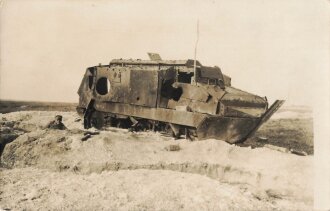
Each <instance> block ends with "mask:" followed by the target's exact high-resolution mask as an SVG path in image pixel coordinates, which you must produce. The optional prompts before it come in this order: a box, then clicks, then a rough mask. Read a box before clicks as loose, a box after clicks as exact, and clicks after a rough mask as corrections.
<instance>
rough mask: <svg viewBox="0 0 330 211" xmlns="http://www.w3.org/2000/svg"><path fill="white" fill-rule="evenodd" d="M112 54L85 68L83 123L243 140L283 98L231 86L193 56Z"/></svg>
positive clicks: (81, 91) (81, 104) (216, 70)
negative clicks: (106, 61) (169, 57)
mask: <svg viewBox="0 0 330 211" xmlns="http://www.w3.org/2000/svg"><path fill="white" fill-rule="evenodd" d="M149 57H150V60H140V59H137V60H132V59H129V60H125V59H114V60H112V61H111V62H110V63H109V65H101V64H100V65H98V66H93V67H89V68H87V70H86V72H85V75H84V77H83V79H82V82H81V84H80V87H79V90H78V94H79V105H78V106H77V111H78V113H79V114H80V115H81V116H83V118H84V127H85V128H90V127H92V126H94V127H96V128H98V129H100V128H103V127H106V126H115V127H122V128H131V129H132V130H135V129H136V130H138V129H143V130H146V129H150V130H156V131H157V130H158V131H165V132H170V133H171V134H172V135H173V136H174V137H176V138H179V137H180V136H181V135H185V136H186V137H187V138H189V139H191V140H194V139H198V140H203V139H209V138H214V139H219V140H223V141H226V142H229V143H238V142H243V141H245V140H246V139H247V138H249V137H251V136H253V135H254V133H255V132H256V131H257V130H258V128H259V127H260V126H261V125H262V124H263V123H264V122H266V121H267V120H268V119H269V118H270V117H271V116H272V115H273V113H275V112H276V110H277V109H278V108H279V107H280V106H281V105H282V104H283V103H284V101H283V100H276V101H275V102H274V103H273V104H272V105H271V106H270V107H269V105H268V101H267V98H266V97H260V96H257V95H254V94H250V93H248V92H245V91H242V90H239V89H237V88H234V87H233V86H232V85H231V78H230V77H229V76H227V75H225V74H223V73H222V71H221V69H220V68H219V67H217V66H215V67H209V66H204V65H202V64H201V63H200V62H199V61H196V60H190V59H188V60H162V59H161V58H160V56H159V55H158V54H152V53H149Z"/></svg>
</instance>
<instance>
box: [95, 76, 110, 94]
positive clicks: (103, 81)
mask: <svg viewBox="0 0 330 211" xmlns="http://www.w3.org/2000/svg"><path fill="white" fill-rule="evenodd" d="M96 92H97V93H98V94H100V95H106V94H108V93H109V92H110V81H109V80H108V79H107V78H105V77H101V78H99V79H98V80H97V83H96Z"/></svg>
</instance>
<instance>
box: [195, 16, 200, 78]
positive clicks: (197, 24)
mask: <svg viewBox="0 0 330 211" xmlns="http://www.w3.org/2000/svg"><path fill="white" fill-rule="evenodd" d="M198 40H199V20H198V19H197V39H196V43H195V58H194V82H195V85H197V81H196V55H197V44H198Z"/></svg>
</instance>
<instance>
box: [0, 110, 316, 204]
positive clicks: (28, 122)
mask: <svg viewBox="0 0 330 211" xmlns="http://www.w3.org/2000/svg"><path fill="white" fill-rule="evenodd" d="M289 113H290V115H285V114H283V113H282V114H281V112H279V114H278V116H275V117H274V120H281V121H285V119H290V120H292V119H297V120H299V119H301V118H308V117H306V115H302V116H299V115H301V112H299V115H296V116H294V114H293V113H292V112H291V111H290V112H289ZM56 114H61V115H63V122H64V124H65V125H66V126H67V127H68V130H65V131H59V130H45V129H43V127H44V126H45V125H46V124H47V123H48V122H49V121H50V120H52V119H53V118H54V116H55V115H56ZM280 115H282V116H280ZM77 118H78V115H77V114H76V113H75V112H54V111H21V112H12V113H7V114H0V119H1V121H2V123H6V122H11V123H12V125H14V126H13V127H16V128H20V129H24V130H25V131H27V132H26V133H24V134H22V135H20V136H19V137H18V138H17V139H16V140H15V141H13V142H11V143H10V144H7V146H6V148H5V150H4V153H3V156H2V168H1V170H0V208H2V209H12V210H23V209H26V210H45V209H46V210H47V209H48V210H49V209H50V210H54V209H56V210H57V209H64V210H102V209H106V210H109V209H110V210H311V209H312V205H313V171H312V169H313V156H312V155H309V156H297V155H294V154H290V153H284V152H280V151H276V150H273V149H269V148H265V147H256V148H252V147H251V146H250V147H249V146H244V147H242V146H235V145H229V144H227V143H225V142H222V141H219V140H205V141H195V142H190V141H187V140H184V139H182V140H173V139H172V138H170V137H165V136H163V135H161V134H159V133H153V132H139V133H130V132H128V131H127V130H123V129H115V128H110V129H108V130H106V131H100V134H99V135H94V136H92V137H91V138H90V139H88V140H87V141H81V138H82V137H83V132H84V131H83V128H82V122H81V121H80V122H75V120H76V119H77ZM91 131H92V130H91ZM261 131H262V128H261ZM170 144H178V145H179V146H180V148H181V149H180V150H179V151H167V150H166V147H168V146H169V145H170Z"/></svg>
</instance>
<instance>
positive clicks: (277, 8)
mask: <svg viewBox="0 0 330 211" xmlns="http://www.w3.org/2000/svg"><path fill="white" fill-rule="evenodd" d="M329 9H330V2H329V1H326V0H324V1H323V0H248V1H247V0H219V1H215V0H214V1H197V0H192V1H185V0H181V1H157V0H154V1H152V0H150V1H149V0H142V1H133V0H132V1H126V0H124V1H123V0H121V1H119V0H118V1H116V0H114V1H104V0H99V1H93V0H83V1H76V0H71V1H66V0H59V1H55V0H43V1H37V0H27V1H23V0H11V1H8V0H4V1H2V2H1V16H0V18H1V21H0V24H1V25H0V29H1V31H0V44H1V45H0V59H1V60H0V99H11V100H27V101H29V100H33V101H59V102H77V101H78V95H77V90H78V87H79V84H80V82H81V79H82V76H83V74H84V72H85V70H86V68H87V67H89V66H94V65H98V64H99V63H102V64H108V63H109V62H110V60H111V59H114V58H133V59H148V56H147V52H157V53H159V54H160V55H161V57H162V58H163V59H189V58H191V59H193V58H194V48H195V41H196V25H197V24H196V23H197V20H199V43H198V46H197V59H198V60H199V61H200V62H201V63H202V64H203V65H207V66H214V65H217V66H219V67H220V68H221V69H222V72H223V73H225V74H226V75H229V76H231V78H232V85H233V86H234V87H237V88H240V89H243V90H246V91H249V92H252V93H255V94H258V95H260V96H267V97H268V99H270V101H273V100H275V99H284V100H286V104H287V105H311V104H312V103H313V101H315V99H316V98H314V96H315V95H319V94H320V93H318V92H319V90H320V89H317V88H315V87H316V86H318V85H319V84H320V83H323V84H329V79H330V78H329V72H328V70H329V67H330V65H329V58H330V54H329V47H330V42H329V39H330V36H329V23H330V10H329ZM314 103H315V102H314Z"/></svg>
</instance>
